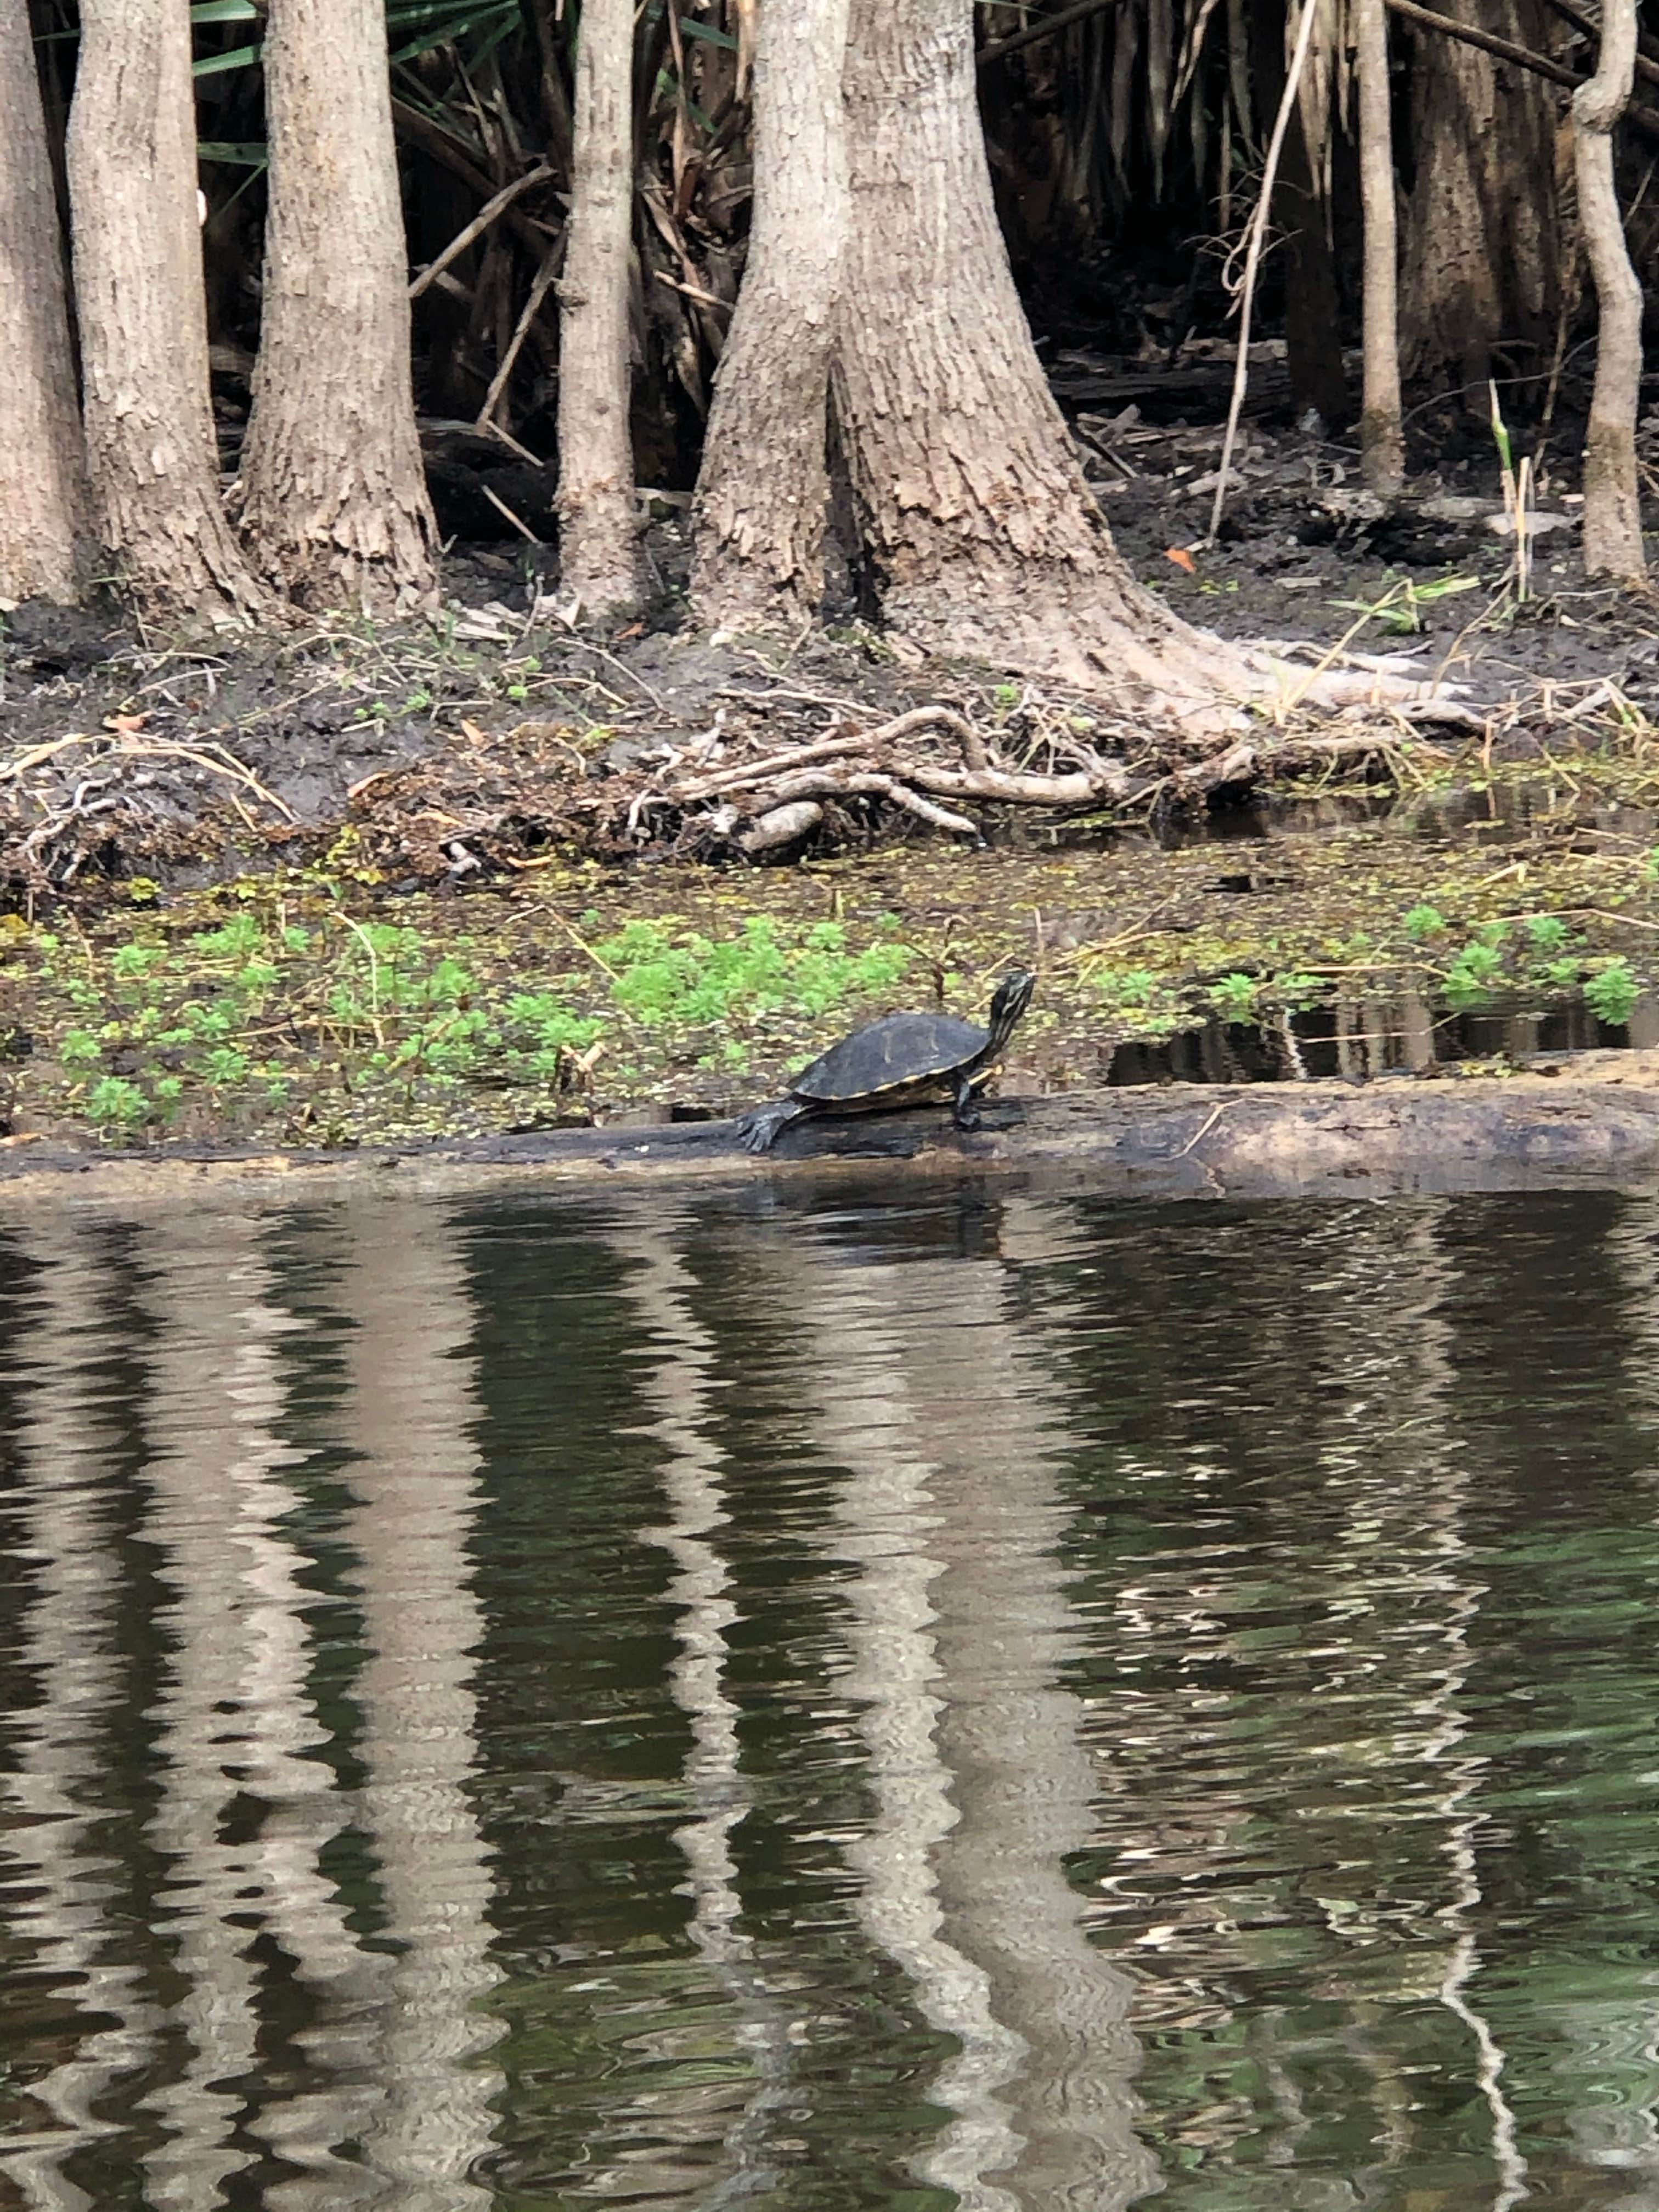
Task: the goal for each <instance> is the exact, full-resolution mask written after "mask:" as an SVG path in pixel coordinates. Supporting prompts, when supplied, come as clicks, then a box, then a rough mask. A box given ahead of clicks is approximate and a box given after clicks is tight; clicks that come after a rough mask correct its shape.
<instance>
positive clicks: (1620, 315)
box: [1572, 0, 1647, 581]
mask: <svg viewBox="0 0 1659 2212" xmlns="http://www.w3.org/2000/svg"><path fill="white" fill-rule="evenodd" d="M1635 73H1636V0H1603V6H1602V9H1601V59H1600V61H1599V63H1598V64H1597V66H1596V71H1595V76H1593V77H1592V78H1591V79H1590V81H1589V83H1588V84H1582V85H1580V86H1579V88H1578V89H1577V92H1576V93H1574V94H1573V96H1572V125H1573V140H1574V150H1575V153H1576V155H1577V169H1578V219H1579V222H1580V224H1581V226H1582V227H1583V234H1584V250H1585V252H1586V254H1587V255H1588V256H1589V264H1590V274H1591V275H1592V276H1594V278H1595V298H1596V304H1597V307H1598V308H1599V310H1600V317H1601V320H1600V330H1599V337H1598V343H1597V348H1596V356H1595V392H1594V394H1593V395H1592V397H1591V399H1590V416H1589V435H1588V436H1587V438H1586V440H1585V442H1584V567H1585V568H1586V569H1587V570H1588V572H1589V574H1591V575H1592V576H1598V575H1605V576H1621V577H1624V578H1626V580H1631V581H1634V580H1638V579H1639V578H1641V577H1642V576H1644V575H1645V574H1646V573H1647V562H1646V560H1645V559H1644V556H1643V552H1642V505H1641V495H1640V489H1639V486H1638V480H1637V474H1636V416H1637V410H1638V406H1639V404H1640V401H1641V393H1642V287H1641V285H1640V283H1638V281H1637V276H1636V271H1635V270H1633V269H1632V267H1631V261H1630V250H1629V248H1628V246H1626V243H1625V225H1624V219H1623V217H1622V216H1621V215H1620V210H1619V192H1618V188H1617V185H1616V184H1615V182H1614V179H1613V125H1614V124H1615V123H1617V121H1618V120H1619V118H1620V116H1621V115H1622V114H1623V113H1624V112H1625V109H1626V106H1628V105H1629V103H1630V95H1631V85H1632V80H1633V78H1634V76H1635Z"/></svg>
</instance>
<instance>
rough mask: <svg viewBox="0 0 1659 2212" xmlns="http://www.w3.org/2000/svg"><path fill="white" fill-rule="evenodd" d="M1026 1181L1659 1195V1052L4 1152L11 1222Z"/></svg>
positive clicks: (1203, 1192)
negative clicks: (1301, 1077) (305, 1206)
mask: <svg viewBox="0 0 1659 2212" xmlns="http://www.w3.org/2000/svg"><path fill="white" fill-rule="evenodd" d="M896 1175H897V1176H904V1177H913V1176H919V1175H920V1176H927V1177H930V1178H933V1179H937V1180H940V1181H946V1180H951V1181H955V1180H960V1179H962V1178H963V1177H969V1178H974V1179H988V1180H992V1181H998V1180H1002V1179H1006V1178H1014V1179H1018V1181H1020V1182H1023V1183H1025V1184H1027V1185H1036V1186H1040V1187H1044V1188H1054V1189H1068V1188H1069V1189H1086V1190H1088V1191H1090V1192H1092V1193H1095V1194H1099V1195H1101V1196H1107V1197H1122V1198H1146V1197H1168V1198H1176V1197H1206V1196H1207V1197H1218V1198H1220V1197H1226V1198H1239V1199H1267V1198H1291V1197H1297V1198H1335V1197H1348V1198H1352V1197H1383V1196H1387V1195H1391V1194H1399V1193H1403V1192H1445V1193H1450V1192H1459V1191H1480V1190H1516V1189H1532V1188H1556V1187H1561V1186H1571V1185H1578V1186H1581V1187H1583V1186H1594V1187H1601V1188H1609V1187H1624V1186H1628V1185H1633V1184H1640V1183H1648V1182H1653V1181H1655V1180H1656V1179H1659V1052H1624V1053H1610V1052H1602V1053H1587V1054H1577V1055H1573V1056H1572V1057H1571V1058H1564V1059H1563V1060H1561V1061H1559V1063H1555V1064H1553V1066H1551V1067H1549V1068H1544V1067H1540V1068H1539V1069H1537V1070H1534V1072H1531V1073H1526V1074H1522V1075H1516V1076H1508V1077H1503V1078H1498V1079H1490V1078H1447V1079H1435V1078H1431V1079H1425V1080H1415V1079H1409V1078H1401V1079H1398V1080H1385V1081H1382V1082H1377V1083H1374V1084H1370V1085H1363V1086H1358V1087H1352V1086H1349V1085H1339V1084H1275V1083H1262V1084H1253V1085H1229V1086H1222V1085H1215V1086H1211V1085H1170V1086H1169V1087H1167V1088H1148V1089H1146V1090H1121V1091H1119V1090H1107V1091H1066V1092H1064V1093H1061V1094H1060V1095H1059V1096H1057V1097H1050V1098H1030V1099H1024V1098H1003V1099H994V1100H991V1101H989V1102H988V1103H987V1104H986V1106H985V1109H984V1121H983V1125H982V1127H981V1128H979V1129H978V1130H976V1131H975V1132H974V1133H971V1134H963V1133H962V1132H960V1131H958V1130H957V1129H956V1128H954V1127H952V1125H951V1121H950V1119H949V1117H948V1115H945V1113H944V1112H942V1111H934V1110H931V1109H920V1110H916V1111H913V1112H909V1113H905V1114H889V1115H861V1116H858V1117H855V1118H853V1119H849V1120H845V1121H817V1122H808V1123H805V1124H802V1125H799V1126H798V1127H796V1128H794V1129H793V1130H791V1131H789V1132H788V1133H787V1135H786V1136H785V1137H784V1138H783V1139H781V1141H780V1143H779V1146H778V1147H777V1149H776V1150H775V1152H771V1153H769V1154H768V1155H766V1156H765V1157H764V1158H761V1159H757V1158H755V1157H754V1156H753V1155H751V1154H750V1153H747V1152H744V1150H743V1149H742V1148H741V1146H739V1145H738V1141H737V1137H736V1134H735V1131H734V1127H733V1125H732V1122H730V1121H680V1122H662V1123H657V1124H649V1123H640V1122H629V1124H628V1125H626V1126H623V1125H612V1126H611V1127H605V1128H579V1129H558V1130H547V1131H541V1132H537V1133H531V1134H526V1135H516V1136H502V1137H483V1138H477V1139H465V1140H456V1141H443V1140H440V1141H438V1142H436V1143H434V1144H431V1145H422V1146H413V1147H405V1148H393V1147H391V1146H364V1147H363V1148H362V1149H361V1150H360V1151H356V1152H332V1153H322V1152H285V1153H262V1154H259V1155H257V1156H253V1155H249V1154H246V1153H243V1154H240V1155H239V1154H236V1153H233V1152H222V1153H218V1154H214V1153H211V1152H206V1151H203V1150H185V1149H181V1148H171V1149H163V1150H161V1151H158V1152H152V1153H149V1154H129V1155H125V1156H112V1155H111V1154H109V1153H107V1152H103V1153H100V1152H73V1151H70V1150H68V1149H66V1148H61V1147H58V1146H51V1145H47V1144H44V1143H42V1144H29V1145H17V1144H13V1145H11V1146H6V1145H0V1211H4V1210H5V1209H7V1208H9V1207H10V1206H13V1205H16V1204H20V1203H27V1202H30V1201H36V1202H38V1201H40V1200H46V1202H48V1203H52V1202H56V1203H61V1202H63V1200H64V1199H65V1198H66V1197H68V1196H70V1195H71V1194H73V1196H74V1197H75V1199H76V1200H77V1201H82V1200H93V1201H95V1202H100V1203H101V1202H105V1201H106V1200H107V1201H113V1200H117V1199H122V1200H137V1199H142V1198H143V1197H144V1196H145V1195H146V1194H149V1195H150V1196H153V1197H155V1198H156V1199H158V1200H165V1202H167V1203H170V1204H171V1203H176V1202H177V1198H178V1193H179V1184H180V1182H185V1183H188V1184H191V1185H192V1186H194V1185H197V1184H201V1185H204V1186H207V1187H208V1188H209V1189H210V1188H211V1187H212V1186H214V1185H216V1184H223V1185H225V1186H226V1187H227V1188H232V1187H235V1186H237V1185H246V1184H253V1185H255V1186H258V1187H259V1188H262V1189H263V1190H264V1192H265V1193H266V1194H267V1195H270V1194H275V1193H276V1192H278V1191H280V1192H283V1193H288V1192H291V1193H293V1194H295V1196H296V1197H297V1196H298V1195H299V1194H300V1193H301V1190H302V1189H303V1188H306V1187H307V1186H309V1185H312V1184H313V1183H315V1182H327V1183H333V1184H336V1185H337V1184H340V1183H343V1182H359V1183H367V1184H369V1185H371V1186H372V1187H374V1188H385V1189H387V1190H421V1189H427V1188H431V1189H435V1190H454V1189H463V1188H469V1187H476V1186H482V1185H500V1184H501V1183H502V1182H509V1181H513V1180H522V1181H523V1182H526V1184H530V1183H543V1182H558V1183H560V1184H580V1185H582V1186H585V1187H586V1188H588V1189H589V1190H592V1189H593V1188H615V1187H617V1186H620V1185H623V1184H632V1183H638V1182H663V1181H675V1180H678V1181H686V1182H694V1181H695V1182H744V1183H750V1184H755V1183H764V1182H769V1183H771V1184H773V1185H775V1186H780V1187H781V1188H785V1189H788V1188H799V1189H800V1190H802V1191H803V1192H810V1191H811V1189H812V1188H814V1187H815V1186H817V1185H822V1184H826V1183H829V1184H833V1185H835V1186H836V1187H838V1188H839V1187H844V1186H846V1185H847V1184H848V1183H850V1182H857V1181H868V1180H870V1179H872V1177H873V1178H876V1179H889V1180H890V1179H891V1178H892V1177H893V1176H896Z"/></svg>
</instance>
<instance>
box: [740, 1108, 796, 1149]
mask: <svg viewBox="0 0 1659 2212" xmlns="http://www.w3.org/2000/svg"><path fill="white" fill-rule="evenodd" d="M805 1111H806V1109H805V1106H803V1105H802V1104H801V1103H800V1101H799V1099H798V1098H775V1099H774V1100H773V1102H772V1103H771V1104H770V1105H769V1106H756V1107H752V1108H751V1109H750V1111H749V1112H748V1113H747V1114H740V1115H738V1121H737V1131H738V1143H739V1144H741V1145H742V1146H743V1147H744V1151H745V1152H770V1151H771V1149H772V1146H773V1144H774V1143H775V1140H776V1138H777V1135H778V1132H779V1131H780V1130H781V1129H787V1127H788V1126H789V1124H790V1123H791V1122H792V1121H799V1119H800V1116H801V1115H803V1114H804V1113H805Z"/></svg>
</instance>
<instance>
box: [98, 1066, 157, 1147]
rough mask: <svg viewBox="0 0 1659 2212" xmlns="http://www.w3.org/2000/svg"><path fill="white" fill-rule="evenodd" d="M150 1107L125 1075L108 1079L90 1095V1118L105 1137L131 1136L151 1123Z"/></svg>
mask: <svg viewBox="0 0 1659 2212" xmlns="http://www.w3.org/2000/svg"><path fill="white" fill-rule="evenodd" d="M149 1114H150V1103H149V1099H148V1098H147V1097H145V1095H144V1093H143V1091H141V1090H140V1089H139V1087H138V1085H137V1084H136V1083H133V1082H131V1081H129V1079H127V1078H126V1077H125V1075H106V1076H103V1077H101V1078H100V1079H99V1081H98V1082H96V1083H94V1085H93V1086H92V1088H91V1090H90V1091H88V1093H87V1118H88V1121H91V1122H92V1124H93V1126H94V1127H95V1128H96V1129H97V1130H98V1131H99V1132H100V1134H102V1135H104V1136H112V1135H118V1136H130V1135H131V1133H132V1132H133V1131H134V1130H135V1129H137V1128H138V1127H141V1126H142V1125H143V1123H144V1122H145V1121H148V1120H149Z"/></svg>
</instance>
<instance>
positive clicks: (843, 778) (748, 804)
mask: <svg viewBox="0 0 1659 2212" xmlns="http://www.w3.org/2000/svg"><path fill="white" fill-rule="evenodd" d="M940 738H943V739H945V741H946V743H947V744H949V745H950V746H951V748H952V749H953V750H955V752H956V754H957V759H956V760H954V761H951V760H948V759H943V758H940V757H939V752H938V740H939V739H940ZM924 741H927V743H929V744H931V745H932V746H933V750H924V749H923V747H924ZM1065 750H1066V754H1067V756H1068V757H1069V759H1070V761H1071V762H1072V763H1073V764H1072V765H1069V766H1067V767H1066V769H1050V770H1048V771H1042V770H1038V769H1031V768H1030V767H1011V766H1009V765H1007V764H1006V763H1004V762H1002V761H1000V760H999V759H996V758H994V757H993V754H992V750H991V748H990V745H989V744H988V743H987V739H986V738H985V737H984V736H983V734H982V733H981V732H980V731H979V730H977V729H975V726H974V725H973V724H972V723H971V722H970V721H969V720H968V718H967V716H966V715H964V714H958V713H957V711H956V709H955V708H950V707H944V706H928V707H917V708H912V709H911V710H910V711H909V712H908V713H907V714H899V715H896V716H895V717H894V719H893V720H890V721H887V722H884V723H882V724H881V725H880V726H878V728H876V729H872V730H866V731H861V732H837V733H836V735H835V736H833V737H829V738H817V739H815V740H813V741H812V742H811V743H808V744H801V745H796V746H793V747H792V748H790V750H787V751H769V752H766V753H763V754H762V755H761V756H760V757H758V758H757V759H755V760H750V761H744V762H742V763H738V764H736V765H734V766H731V767H721V768H719V769H703V768H697V769H690V770H689V771H688V770H687V769H686V768H685V767H684V755H681V754H671V756H670V758H669V760H668V761H667V763H665V767H664V769H662V770H660V771H659V772H658V773H657V774H655V775H652V776H651V777H650V779H649V781H647V782H646V783H645V784H644V785H643V786H642V787H639V786H635V787H633V788H631V789H630V790H629V793H628V807H627V812H628V820H629V827H630V829H632V830H633V831H634V833H635V835H636V836H638V835H640V834H642V833H643V830H644V825H645V824H646V823H647V822H649V823H651V824H652V825H653V828H652V833H651V834H653V835H656V834H659V824H660V817H661V816H662V814H663V813H664V812H665V811H673V812H675V813H677V814H678V815H679V816H680V817H681V820H682V823H683V824H684V835H685V836H687V837H689V839H690V841H691V842H705V841H712V842H726V843H732V844H735V845H736V846H737V847H738V848H739V849H740V850H741V851H743V852H744V853H747V854H750V855H751V856H754V855H757V854H762V853H768V852H774V851H777V850H780V849H781V848H783V847H785V846H787V845H793V844H794V843H796V842H799V839H801V838H802V837H805V836H810V835H811V833H812V832H813V831H814V830H816V829H818V828H819V827H820V826H821V825H822V823H823V818H824V802H825V801H826V800H827V801H831V802H833V801H835V800H836V799H883V800H885V801H886V803H887V804H888V805H890V806H893V807H896V808H897V809H898V810H899V811H901V812H902V813H906V814H911V815H914V816H915V817H916V818H917V819H918V820H919V821H922V822H925V823H927V824H928V825H929V826H930V827H931V828H933V829H945V830H948V831H950V832H951V834H952V835H953V836H964V837H977V836H979V835H980V825H979V823H977V822H976V821H975V820H974V819H973V818H972V817H970V816H969V815H967V814H964V813H963V812H961V811H958V807H959V806H960V805H961V804H962V803H963V802H967V803H974V802H979V803H981V804H984V805H1003V806H1046V807H1054V808H1059V809H1065V808H1073V807H1080V806H1097V805H1103V804H1107V805H1117V804H1120V803H1121V801H1123V800H1124V799H1127V798H1128V797H1129V796H1130V795H1131V793H1132V788H1133V782H1132V778H1131V776H1130V773H1129V771H1128V769H1127V768H1125V767H1124V765H1123V764H1122V763H1121V762H1120V761H1115V760H1108V759H1107V758H1106V757H1104V756H1103V755H1102V754H1100V753H1098V752H1097V751H1096V750H1094V748H1093V747H1092V746H1086V745H1085V744H1082V743H1081V742H1080V741H1079V740H1076V739H1067V740H1066V744H1065ZM952 799H954V800H956V801H957V802H958V807H952V806H950V805H942V804H940V802H941V801H943V800H952Z"/></svg>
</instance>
